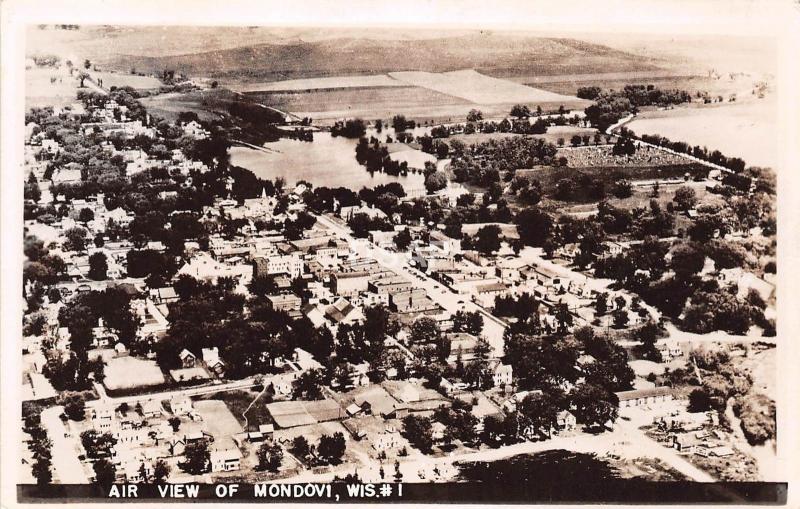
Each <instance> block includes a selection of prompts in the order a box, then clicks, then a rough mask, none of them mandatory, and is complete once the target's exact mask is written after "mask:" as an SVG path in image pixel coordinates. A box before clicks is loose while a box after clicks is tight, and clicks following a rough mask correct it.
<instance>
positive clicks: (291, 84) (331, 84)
mask: <svg viewBox="0 0 800 509" xmlns="http://www.w3.org/2000/svg"><path fill="white" fill-rule="evenodd" d="M229 86H230V88H231V89H232V90H236V91H237V92H303V91H310V90H326V89H342V88H370V87H405V86H408V84H406V83H403V82H402V81H398V80H396V79H393V78H390V77H389V76H387V75H385V74H376V75H373V76H331V77H326V78H305V79H297V80H283V81H271V82H255V83H238V84H231V85H229Z"/></svg>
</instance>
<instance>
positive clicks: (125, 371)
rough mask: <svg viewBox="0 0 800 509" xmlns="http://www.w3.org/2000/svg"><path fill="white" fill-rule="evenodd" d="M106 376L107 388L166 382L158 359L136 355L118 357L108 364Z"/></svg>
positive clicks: (115, 388)
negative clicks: (151, 359)
mask: <svg viewBox="0 0 800 509" xmlns="http://www.w3.org/2000/svg"><path fill="white" fill-rule="evenodd" d="M105 374H106V378H105V381H104V382H103V384H104V385H105V386H106V388H107V389H110V390H119V389H133V388H135V387H146V386H150V385H159V384H163V383H164V374H163V373H162V372H161V369H160V368H159V367H158V365H157V364H156V361H150V360H145V359H137V358H136V357H117V358H116V359H111V360H110V361H108V364H106V371H105Z"/></svg>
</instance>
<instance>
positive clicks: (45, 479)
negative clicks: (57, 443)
mask: <svg viewBox="0 0 800 509" xmlns="http://www.w3.org/2000/svg"><path fill="white" fill-rule="evenodd" d="M23 422H24V424H23V428H22V429H23V431H25V433H27V434H28V436H30V440H29V441H28V448H29V449H30V450H31V452H32V453H33V461H34V463H33V465H32V466H31V470H32V471H33V476H34V477H35V478H36V483H37V484H39V485H44V484H50V483H51V482H52V480H53V472H52V464H53V453H52V448H53V442H52V440H50V438H48V436H47V430H45V429H44V428H43V427H42V421H41V414H39V413H29V414H28V415H25V418H24V421H23Z"/></svg>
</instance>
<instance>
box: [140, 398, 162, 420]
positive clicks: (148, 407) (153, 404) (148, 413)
mask: <svg viewBox="0 0 800 509" xmlns="http://www.w3.org/2000/svg"><path fill="white" fill-rule="evenodd" d="M142 415H144V416H145V417H146V418H153V417H159V416H161V415H164V407H163V406H162V405H161V401H159V400H156V399H149V400H147V401H145V402H144V403H143V404H142Z"/></svg>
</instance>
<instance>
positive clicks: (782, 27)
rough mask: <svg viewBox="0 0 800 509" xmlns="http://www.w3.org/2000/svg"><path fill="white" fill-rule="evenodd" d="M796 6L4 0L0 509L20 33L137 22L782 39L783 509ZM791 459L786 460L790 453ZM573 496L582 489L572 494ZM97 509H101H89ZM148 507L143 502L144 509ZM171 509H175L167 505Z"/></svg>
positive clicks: (797, 440)
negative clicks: (35, 27) (37, 27)
mask: <svg viewBox="0 0 800 509" xmlns="http://www.w3.org/2000/svg"><path fill="white" fill-rule="evenodd" d="M798 5H800V3H799V2H797V1H789V0H787V1H781V0H775V1H771V0H764V1H755V0H751V1H743V0H719V1H709V0H694V1H686V0H680V1H670V2H667V1H665V0H662V1H654V0H639V1H629V0H607V1H605V2H597V1H587V2H575V1H550V0H547V1H536V0H529V1H512V0H505V1H497V0H495V1H491V0H485V1H476V0H463V1H457V0H438V1H434V0H427V1H426V0H394V1H383V2H381V1H380V0H372V1H367V0H331V1H323V0H305V1H295V2H278V1H274V0H262V1H245V0H227V1H225V2H214V1H210V0H193V1H188V0H181V1H173V2H169V1H164V0H158V1H154V0H137V1H135V2H122V1H119V0H83V1H77V0H64V1H55V0H54V1H45V0H29V1H25V2H23V1H22V0H6V1H5V2H3V3H2V4H0V8H2V11H0V23H2V26H1V27H0V36H1V37H2V58H0V64H1V65H2V85H0V92H2V103H0V113H2V123H0V136H2V145H0V155H2V169H1V170H0V204H1V205H0V220H1V222H0V234H1V235H2V243H1V251H0V253H1V256H0V267H2V270H1V271H0V284H1V285H2V293H0V306H2V313H1V314H0V317H1V319H0V324H1V325H2V327H0V361H1V362H2V371H0V373H2V375H1V378H2V390H1V391H0V409H2V414H1V415H2V436H1V437H2V440H0V450H2V451H3V453H4V454H2V463H1V464H0V474H2V486H1V487H0V502H2V507H11V506H15V505H17V504H16V502H15V500H16V491H15V483H16V476H15V467H16V465H17V461H18V460H17V451H18V448H19V447H20V444H19V439H18V433H19V427H18V426H19V416H20V406H19V403H18V401H19V391H20V387H19V376H18V373H19V363H20V359H19V343H18V338H20V337H21V320H20V317H21V315H22V313H21V311H22V305H21V304H22V303H21V298H20V296H21V267H22V243H21V242H20V241H21V238H22V199H21V192H20V190H21V189H22V180H23V177H22V174H23V173H22V168H21V162H22V158H21V153H22V151H21V148H22V146H21V143H20V133H21V132H22V128H23V114H24V99H22V98H23V97H24V93H23V89H24V88H23V87H24V81H23V74H24V73H23V72H22V69H24V66H23V62H24V29H25V26H26V25H27V24H35V23H77V24H144V25H189V24H196V25H206V26H225V25H270V26H288V27H291V26H312V27H315V26H319V27H370V28H375V27H397V28H410V27H420V28H427V29H438V30H444V29H447V28H450V29H464V28H470V29H475V28H480V29H496V30H499V29H509V30H526V31H527V30H532V31H536V32H541V33H565V32H575V33H576V34H579V33H581V32H587V31H592V32H605V33H625V32H630V33H644V34H655V33H672V34H695V33H702V34H731V35H758V36H768V37H775V38H776V39H777V40H778V41H779V43H780V49H781V51H780V60H781V61H780V67H779V75H778V79H779V86H778V90H779V104H780V125H778V126H776V129H775V135H776V136H777V137H778V140H779V145H780V147H781V154H780V158H779V160H780V161H781V163H782V164H781V167H782V168H784V170H783V171H781V172H779V178H778V181H779V186H778V187H779V193H778V194H779V196H778V208H779V219H778V238H779V242H778V270H779V275H780V280H779V281H780V283H779V285H778V290H777V291H778V315H779V318H778V331H779V336H778V337H779V341H780V345H779V348H780V349H781V351H780V355H779V366H778V380H779V381H780V387H779V394H776V395H775V397H776V400H777V402H778V429H779V434H778V443H779V453H780V456H781V457H783V458H784V460H785V462H786V463H785V471H786V473H787V476H786V478H787V480H788V481H789V482H790V483H791V486H790V492H789V496H790V499H789V504H788V507H798V506H800V505H798V504H799V502H798V501H799V500H800V498H798V494H797V493H795V491H796V490H797V488H798V486H797V484H796V482H797V480H798V468H797V465H798V463H797V456H798V454H797V453H798V452H800V426H798V422H800V412H798V396H797V395H796V390H795V389H796V388H798V387H800V383H799V382H800V380H798V372H800V369H798V366H797V360H799V359H800V356H798V346H797V344H798V342H799V341H800V334H798V332H800V313H798V312H797V311H798V310H800V305H799V304H800V302H798V300H799V299H798V297H797V296H798V295H799V294H800V284H798V277H797V276H798V273H800V272H798V267H800V265H799V262H800V256H798V254H797V253H798V250H800V235H798V234H799V233H800V217H799V216H798V212H800V210H798V209H800V207H799V206H798V204H800V200H798V199H797V193H798V192H800V186H798V177H797V170H798V169H800V165H798V162H800V158H798V151H797V145H798V143H800V129H798V120H800V103H798V97H797V91H798V90H800V87H798V84H799V83H800V79H798V62H800V56H799V55H798V54H797V53H798V48H800V35H798V34H800V22H798V19H799V18H798ZM793 453H794V454H793ZM576 489H579V487H576ZM87 506H89V507H98V504H91V505H87ZM151 507H152V505H151ZM172 507H177V505H173V506H172Z"/></svg>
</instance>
